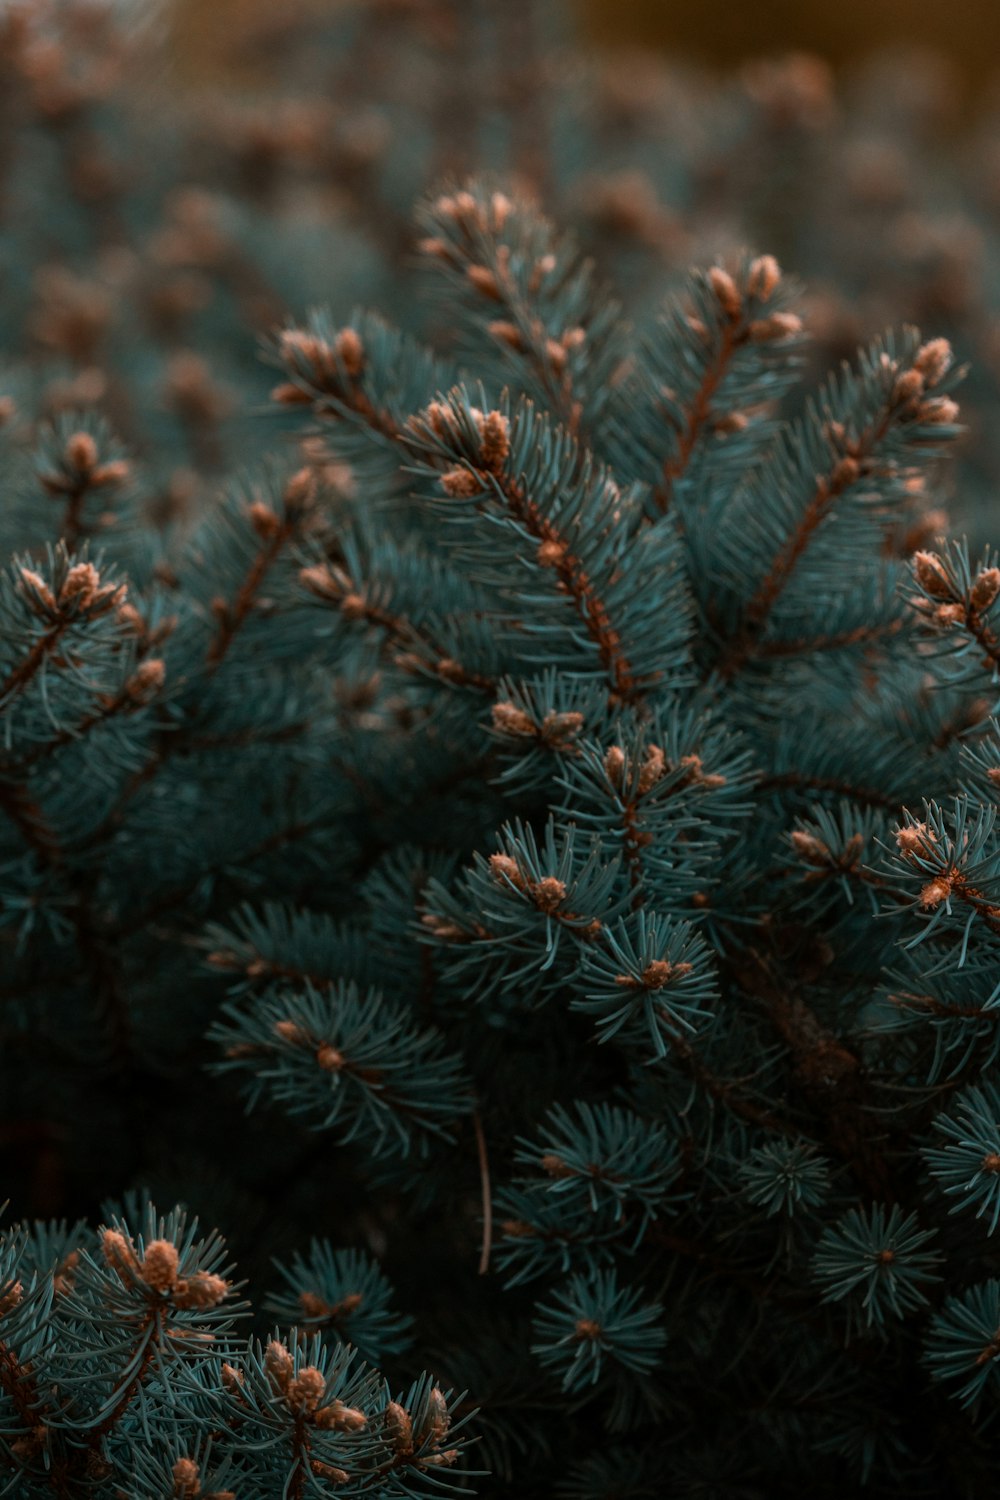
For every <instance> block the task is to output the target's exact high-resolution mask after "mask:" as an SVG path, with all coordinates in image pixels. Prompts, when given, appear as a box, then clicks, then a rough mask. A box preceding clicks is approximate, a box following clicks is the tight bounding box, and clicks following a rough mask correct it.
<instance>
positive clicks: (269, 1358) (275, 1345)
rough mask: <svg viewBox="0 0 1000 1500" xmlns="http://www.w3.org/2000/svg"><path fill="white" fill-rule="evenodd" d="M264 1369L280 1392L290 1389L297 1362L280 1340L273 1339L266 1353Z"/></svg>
mask: <svg viewBox="0 0 1000 1500" xmlns="http://www.w3.org/2000/svg"><path fill="white" fill-rule="evenodd" d="M264 1368H265V1370H266V1371H267V1373H268V1375H269V1376H270V1378H271V1384H272V1385H273V1386H275V1387H276V1388H277V1389H278V1390H279V1391H285V1390H287V1389H288V1384H289V1381H290V1380H291V1378H292V1372H293V1370H294V1368H295V1362H294V1360H293V1359H292V1356H291V1355H290V1354H289V1352H288V1349H287V1347H286V1346H285V1345H284V1344H282V1343H281V1342H280V1340H278V1339H272V1340H271V1342H270V1343H269V1344H268V1346H267V1349H266V1351H265V1353H264Z"/></svg>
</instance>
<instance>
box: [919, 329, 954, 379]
mask: <svg viewBox="0 0 1000 1500" xmlns="http://www.w3.org/2000/svg"><path fill="white" fill-rule="evenodd" d="M951 360H952V353H951V345H950V344H949V342H948V340H947V339H931V340H930V341H929V342H928V343H926V344H923V345H921V347H920V348H919V349H918V350H917V352H916V354H915V355H914V357H913V367H914V369H916V370H919V371H920V373H921V375H923V377H924V379H925V381H926V383H927V384H928V385H929V386H933V385H937V383H938V381H939V380H941V378H942V377H943V376H944V375H945V374H946V373H947V371H948V369H949V368H950V366H951Z"/></svg>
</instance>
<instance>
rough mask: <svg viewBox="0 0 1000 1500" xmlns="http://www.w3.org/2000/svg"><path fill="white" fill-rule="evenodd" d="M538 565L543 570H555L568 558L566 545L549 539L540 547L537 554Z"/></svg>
mask: <svg viewBox="0 0 1000 1500" xmlns="http://www.w3.org/2000/svg"><path fill="white" fill-rule="evenodd" d="M535 556H536V558H537V559H538V563H539V565H540V566H541V567H543V568H555V567H558V565H559V564H560V563H561V562H562V560H563V558H564V557H565V556H566V543H565V542H560V541H555V540H553V539H551V538H550V539H549V540H548V541H545V542H542V543H541V544H540V545H539V548H538V551H537V552H536V553H535Z"/></svg>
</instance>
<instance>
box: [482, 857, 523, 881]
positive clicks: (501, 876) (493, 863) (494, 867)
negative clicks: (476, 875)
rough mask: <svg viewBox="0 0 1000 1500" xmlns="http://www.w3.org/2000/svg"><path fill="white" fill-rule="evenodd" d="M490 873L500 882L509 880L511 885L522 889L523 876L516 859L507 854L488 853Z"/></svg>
mask: <svg viewBox="0 0 1000 1500" xmlns="http://www.w3.org/2000/svg"><path fill="white" fill-rule="evenodd" d="M489 863H490V874H491V875H492V876H493V878H494V879H495V880H497V881H499V882H500V884H501V885H503V883H504V882H505V881H509V882H510V884H511V885H515V886H517V888H518V890H523V889H524V876H523V875H522V874H521V868H520V866H519V865H518V863H517V860H516V859H511V857H510V855H509V854H491V855H490V861H489Z"/></svg>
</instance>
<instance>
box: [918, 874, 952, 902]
mask: <svg viewBox="0 0 1000 1500" xmlns="http://www.w3.org/2000/svg"><path fill="white" fill-rule="evenodd" d="M951 884H952V883H951V877H950V876H948V875H935V877H934V879H933V880H929V881H928V882H927V884H926V885H925V886H924V888H923V890H922V891H921V892H920V905H921V906H925V907H932V906H940V905H941V903H942V901H947V899H948V897H949V896H950V895H951Z"/></svg>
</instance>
